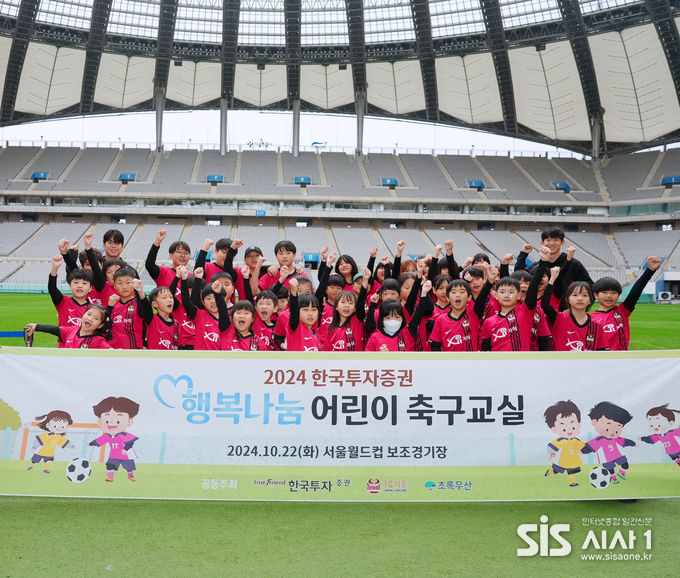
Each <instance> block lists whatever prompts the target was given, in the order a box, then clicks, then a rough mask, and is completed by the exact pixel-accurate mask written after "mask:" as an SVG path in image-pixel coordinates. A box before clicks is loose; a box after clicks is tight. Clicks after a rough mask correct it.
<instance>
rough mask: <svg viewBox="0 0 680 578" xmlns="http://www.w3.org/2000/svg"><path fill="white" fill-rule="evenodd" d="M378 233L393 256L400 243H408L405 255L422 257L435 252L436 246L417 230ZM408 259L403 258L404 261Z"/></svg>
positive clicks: (380, 231)
mask: <svg viewBox="0 0 680 578" xmlns="http://www.w3.org/2000/svg"><path fill="white" fill-rule="evenodd" d="M378 232H379V233H380V236H381V237H382V238H383V241H385V245H387V247H388V249H389V250H390V251H391V252H392V253H393V254H394V253H396V251H397V243H398V242H399V241H405V242H406V247H405V248H404V255H410V256H420V255H427V254H428V253H432V252H433V251H434V244H432V242H431V241H430V239H428V238H427V237H426V236H425V235H423V234H422V233H421V232H420V231H418V230H417V229H378ZM406 258H407V257H406V256H402V259H406Z"/></svg>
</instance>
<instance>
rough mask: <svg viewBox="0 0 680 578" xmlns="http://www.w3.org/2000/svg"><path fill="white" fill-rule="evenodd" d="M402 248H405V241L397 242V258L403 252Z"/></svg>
mask: <svg viewBox="0 0 680 578" xmlns="http://www.w3.org/2000/svg"><path fill="white" fill-rule="evenodd" d="M404 247H406V241H399V242H398V243H397V257H401V254H402V253H403V252H404Z"/></svg>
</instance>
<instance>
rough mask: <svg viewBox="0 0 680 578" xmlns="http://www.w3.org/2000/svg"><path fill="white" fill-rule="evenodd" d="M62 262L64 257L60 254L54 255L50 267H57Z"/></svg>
mask: <svg viewBox="0 0 680 578" xmlns="http://www.w3.org/2000/svg"><path fill="white" fill-rule="evenodd" d="M63 262H64V258H63V257H62V256H61V255H55V256H54V257H52V269H59V267H61V264H62V263H63Z"/></svg>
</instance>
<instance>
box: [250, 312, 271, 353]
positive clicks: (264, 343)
mask: <svg viewBox="0 0 680 578" xmlns="http://www.w3.org/2000/svg"><path fill="white" fill-rule="evenodd" d="M275 328H276V323H272V324H271V325H266V324H265V322H264V321H262V319H260V316H259V315H257V314H255V322H254V323H253V333H254V334H255V335H257V337H258V338H259V340H260V351H274V350H275V348H276V346H275V344H274V329H275Z"/></svg>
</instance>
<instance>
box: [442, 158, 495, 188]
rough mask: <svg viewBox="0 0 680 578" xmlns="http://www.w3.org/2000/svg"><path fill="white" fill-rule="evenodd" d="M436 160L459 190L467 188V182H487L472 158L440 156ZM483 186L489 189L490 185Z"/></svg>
mask: <svg viewBox="0 0 680 578" xmlns="http://www.w3.org/2000/svg"><path fill="white" fill-rule="evenodd" d="M438 158H439V161H440V162H441V163H442V165H443V166H444V168H445V169H446V170H447V172H448V173H449V176H450V177H451V178H452V179H453V180H454V182H455V183H456V184H457V185H458V188H459V189H463V188H466V187H468V186H469V185H468V181H488V179H487V178H486V175H485V174H484V173H483V172H482V171H481V169H480V168H479V167H478V166H477V164H476V163H475V161H474V160H473V159H472V157H468V156H453V155H440V156H439V157H438ZM484 184H485V185H486V186H487V187H491V183H487V182H485V183H484Z"/></svg>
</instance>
